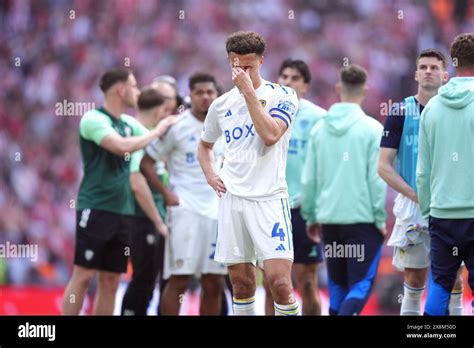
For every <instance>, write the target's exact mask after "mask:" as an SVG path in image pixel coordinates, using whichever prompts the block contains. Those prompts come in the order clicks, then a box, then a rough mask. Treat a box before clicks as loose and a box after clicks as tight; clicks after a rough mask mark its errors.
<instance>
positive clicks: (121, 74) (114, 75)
mask: <svg viewBox="0 0 474 348" xmlns="http://www.w3.org/2000/svg"><path fill="white" fill-rule="evenodd" d="M131 73H132V72H131V71H130V70H128V69H124V68H118V69H112V70H108V71H106V72H105V73H104V74H103V75H102V76H101V78H100V82H99V86H100V89H101V90H102V92H104V93H105V92H107V91H108V90H109V88H110V87H112V86H113V85H115V84H116V83H118V82H127V80H128V77H129V76H130V74H131Z"/></svg>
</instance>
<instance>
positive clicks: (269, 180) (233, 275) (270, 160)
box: [198, 32, 299, 315]
mask: <svg viewBox="0 0 474 348" xmlns="http://www.w3.org/2000/svg"><path fill="white" fill-rule="evenodd" d="M226 50H227V54H228V60H229V63H230V66H231V69H232V81H233V82H234V85H235V87H234V88H233V89H231V90H230V91H229V92H227V93H225V94H224V95H222V96H221V97H219V98H217V99H216V100H215V101H214V102H213V103H212V105H211V106H210V108H209V112H208V114H207V117H206V120H205V122H204V128H203V132H202V136H201V141H200V143H199V149H198V156H199V161H200V163H201V167H202V169H203V171H204V173H205V175H206V178H207V181H208V183H209V185H210V186H211V187H212V188H213V189H214V190H215V191H216V193H217V195H218V196H219V197H220V198H219V217H218V220H219V225H218V236H217V246H216V253H215V258H214V259H215V260H216V261H219V262H223V263H226V264H227V265H228V269H229V276H230V280H231V283H232V287H233V296H234V298H233V309H234V313H235V314H236V315H254V314H256V310H255V291H256V267H255V266H256V265H258V266H259V267H261V268H264V269H265V276H266V279H267V281H268V285H269V287H270V290H271V293H272V295H273V299H274V306H275V314H276V315H298V312H299V310H298V303H297V302H296V300H295V297H294V293H293V287H292V283H291V277H290V273H291V267H292V263H293V242H292V231H291V216H290V208H289V204H288V188H287V184H286V180H285V169H286V157H287V153H288V143H289V139H290V132H291V127H292V121H293V119H294V117H295V115H296V112H297V109H298V97H297V95H296V93H295V91H294V90H293V89H291V88H288V87H284V86H280V85H278V84H274V83H270V82H268V81H265V80H264V79H263V78H262V77H261V76H260V67H261V66H262V63H263V52H264V50H265V42H264V40H263V39H262V38H261V37H260V36H259V35H258V34H257V33H255V32H237V33H234V34H232V35H230V36H229V37H228V38H227V42H226ZM221 135H224V163H223V167H222V169H221V170H220V171H219V173H218V172H217V170H216V167H215V165H214V163H215V160H214V155H213V151H212V150H213V146H214V143H215V142H216V140H217V139H218V138H219V137H220V136H221Z"/></svg>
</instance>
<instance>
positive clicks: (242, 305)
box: [232, 296, 257, 315]
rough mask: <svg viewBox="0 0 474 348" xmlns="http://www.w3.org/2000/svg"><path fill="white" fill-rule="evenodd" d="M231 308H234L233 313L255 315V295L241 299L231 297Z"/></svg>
mask: <svg viewBox="0 0 474 348" xmlns="http://www.w3.org/2000/svg"><path fill="white" fill-rule="evenodd" d="M232 308H234V315H257V310H256V309H255V296H252V297H249V298H243V299H240V298H235V297H233V298H232Z"/></svg>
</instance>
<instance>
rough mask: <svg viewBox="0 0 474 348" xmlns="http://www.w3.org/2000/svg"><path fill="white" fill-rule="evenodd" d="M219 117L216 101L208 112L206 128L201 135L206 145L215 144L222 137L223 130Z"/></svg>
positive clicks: (204, 127)
mask: <svg viewBox="0 0 474 348" xmlns="http://www.w3.org/2000/svg"><path fill="white" fill-rule="evenodd" d="M217 116H218V115H217V110H216V106H215V101H214V102H213V103H212V104H211V106H210V107H209V110H208V111H207V116H206V120H205V121H204V126H203V128H202V133H201V140H203V141H205V142H206V143H215V142H216V141H217V139H219V137H220V136H221V135H222V129H221V127H220V126H219V122H218V119H217Z"/></svg>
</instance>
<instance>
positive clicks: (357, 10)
mask: <svg viewBox="0 0 474 348" xmlns="http://www.w3.org/2000/svg"><path fill="white" fill-rule="evenodd" d="M237 30H255V31H257V32H259V33H260V34H261V35H262V36H263V37H264V38H265V39H266V42H267V50H266V55H265V63H264V66H263V76H264V77H265V78H266V79H268V80H276V79H277V74H278V67H279V65H280V63H281V62H282V61H283V60H284V59H286V58H288V57H292V58H295V59H297V58H299V59H303V60H305V61H307V62H308V64H309V66H310V68H311V72H312V74H313V80H312V84H311V90H310V91H309V92H308V94H307V96H306V97H307V99H309V100H311V101H313V102H314V103H316V104H318V105H320V106H322V107H324V108H328V107H329V106H330V105H331V104H332V103H333V102H335V101H336V95H335V93H334V88H333V86H334V84H335V82H336V80H337V77H338V70H339V69H340V68H341V66H342V65H343V64H345V63H346V64H348V63H357V64H360V65H362V66H364V67H366V68H367V69H368V71H369V88H370V91H369V95H368V97H367V99H366V101H365V103H364V108H365V110H366V112H367V113H369V114H370V115H372V116H374V117H377V118H378V119H379V120H380V121H381V122H383V121H384V119H383V117H380V109H381V103H388V101H389V100H393V101H397V100H400V99H401V98H402V97H403V96H407V95H410V94H414V93H415V88H416V85H415V82H414V81H413V76H414V75H413V74H414V69H415V58H416V55H417V53H418V52H419V51H420V50H421V49H424V48H428V47H436V48H439V49H441V50H442V51H444V52H446V53H448V52H449V47H448V45H449V43H450V42H451V40H452V39H453V38H454V37H455V36H456V35H457V34H459V33H461V32H465V31H471V32H472V31H474V1H473V0H426V1H422V0H419V1H417V0H412V1H409V0H393V1H392V0H363V1H356V0H313V1H309V0H304V1H303V0H258V1H254V0H228V1H216V0H214V1H213V0H160V1H149V0H116V1H96V0H64V1H53V0H49V1H48V0H35V1H33V0H2V1H1V2H0V32H1V35H0V81H1V89H0V163H1V164H0V243H5V242H6V241H9V242H10V243H34V244H38V245H39V259H38V262H25V261H24V260H22V259H14V258H12V259H5V258H0V285H1V284H10V285H12V284H13V285H25V284H38V285H44V286H51V287H52V286H64V285H65V284H66V282H67V280H68V277H69V272H70V270H71V265H72V257H73V250H74V248H73V247H74V245H73V243H74V226H75V213H74V211H75V209H74V203H75V199H76V194H77V190H78V185H79V182H80V179H81V176H82V163H81V158H80V154H79V148H78V124H79V121H80V116H81V115H67V116H66V115H58V114H57V112H56V103H63V101H64V100H65V101H67V102H73V103H78V102H79V103H80V102H85V103H95V105H96V106H100V105H101V101H102V95H101V92H100V90H99V88H98V78H99V76H100V75H101V74H102V73H103V72H104V71H105V70H106V69H108V68H111V67H114V66H123V65H124V64H125V65H126V66H128V65H129V67H130V68H131V69H132V70H133V71H134V73H135V75H136V77H137V80H138V83H139V85H141V86H143V85H145V84H148V83H150V82H151V80H152V79H153V78H154V77H156V76H157V75H162V74H169V75H172V76H174V77H175V78H176V80H177V82H178V87H179V90H180V93H181V94H182V95H187V93H188V89H187V79H188V77H189V76H190V75H191V74H192V73H193V72H196V71H206V72H210V73H212V74H214V75H215V76H216V78H217V80H218V81H219V83H220V84H221V85H222V86H223V87H224V90H227V89H229V88H230V87H232V81H231V74H230V70H229V67H228V63H227V61H226V53H225V39H226V37H227V35H228V34H230V33H232V32H234V31H237ZM451 72H452V70H451ZM391 199H393V194H390V195H389V202H388V203H387V207H388V208H389V209H391V208H390V207H391V202H390V200H391ZM390 213H391V212H390ZM390 227H391V226H390V225H389V228H390ZM385 255H386V258H387V260H388V263H390V259H391V250H389V249H387V250H386V251H385ZM388 268H389V267H385V268H384V267H383V265H382V266H381V271H382V272H383V271H384V269H388Z"/></svg>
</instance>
